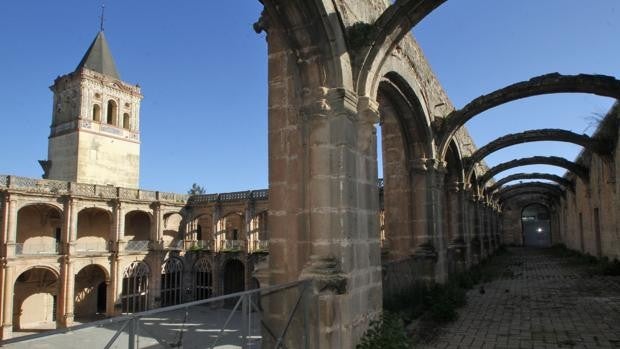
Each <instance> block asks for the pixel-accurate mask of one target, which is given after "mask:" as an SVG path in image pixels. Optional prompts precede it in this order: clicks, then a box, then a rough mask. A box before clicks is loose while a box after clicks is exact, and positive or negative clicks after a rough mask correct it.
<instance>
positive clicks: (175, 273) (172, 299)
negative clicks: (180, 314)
mask: <svg viewBox="0 0 620 349" xmlns="http://www.w3.org/2000/svg"><path fill="white" fill-rule="evenodd" d="M160 299H161V306H162V307H167V306H172V305H176V304H180V303H181V302H182V301H183V261H182V260H181V259H180V258H176V257H171V258H168V259H167V260H166V261H164V263H163V264H162V267H161V291H160Z"/></svg>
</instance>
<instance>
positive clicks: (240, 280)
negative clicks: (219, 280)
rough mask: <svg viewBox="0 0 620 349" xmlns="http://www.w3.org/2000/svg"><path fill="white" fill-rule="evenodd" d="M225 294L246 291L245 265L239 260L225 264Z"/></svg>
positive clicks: (231, 260) (232, 260) (230, 260)
mask: <svg viewBox="0 0 620 349" xmlns="http://www.w3.org/2000/svg"><path fill="white" fill-rule="evenodd" d="M223 279H224V294H230V293H235V292H241V291H244V290H245V265H244V264H243V262H241V261H240V260H238V259H229V260H228V261H226V263H224V278H223Z"/></svg>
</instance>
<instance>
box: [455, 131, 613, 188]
mask: <svg viewBox="0 0 620 349" xmlns="http://www.w3.org/2000/svg"><path fill="white" fill-rule="evenodd" d="M538 141H558V142H568V143H574V144H577V145H581V146H583V147H584V148H585V149H588V150H591V151H592V152H594V153H597V154H599V155H603V156H604V155H607V154H608V153H609V151H608V149H607V148H608V145H607V144H605V142H603V141H602V140H599V139H594V138H591V137H588V136H586V135H580V134H577V133H574V132H571V131H566V130H560V129H540V130H529V131H524V132H520V133H511V134H508V135H505V136H502V137H499V138H496V139H495V140H493V141H491V142H489V143H488V144H486V145H485V146H483V147H481V148H479V149H478V150H476V151H475V152H474V153H473V154H472V155H471V156H470V157H468V158H467V166H468V169H467V173H466V176H469V175H471V171H473V166H474V165H475V164H476V163H478V162H479V161H481V160H482V159H484V158H485V157H486V156H488V155H489V154H492V153H494V152H496V151H498V150H500V149H504V148H506V147H509V146H512V145H516V144H522V143H529V142H538Z"/></svg>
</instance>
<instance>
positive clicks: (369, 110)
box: [357, 96, 379, 124]
mask: <svg viewBox="0 0 620 349" xmlns="http://www.w3.org/2000/svg"><path fill="white" fill-rule="evenodd" d="M357 114H358V117H359V118H360V120H366V121H368V122H370V123H372V124H375V123H377V122H379V103H378V102H377V101H375V100H373V99H371V98H370V97H367V96H362V97H358V99H357Z"/></svg>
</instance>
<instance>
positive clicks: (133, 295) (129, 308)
mask: <svg viewBox="0 0 620 349" xmlns="http://www.w3.org/2000/svg"><path fill="white" fill-rule="evenodd" d="M149 274H150V271H149V267H148V265H147V264H146V263H144V262H140V261H135V262H132V263H131V264H130V265H129V266H128V267H127V268H126V269H125V271H124V272H123V283H122V290H121V297H120V298H121V310H122V312H123V313H124V314H128V313H137V312H141V311H145V310H147V309H148V295H149Z"/></svg>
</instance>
